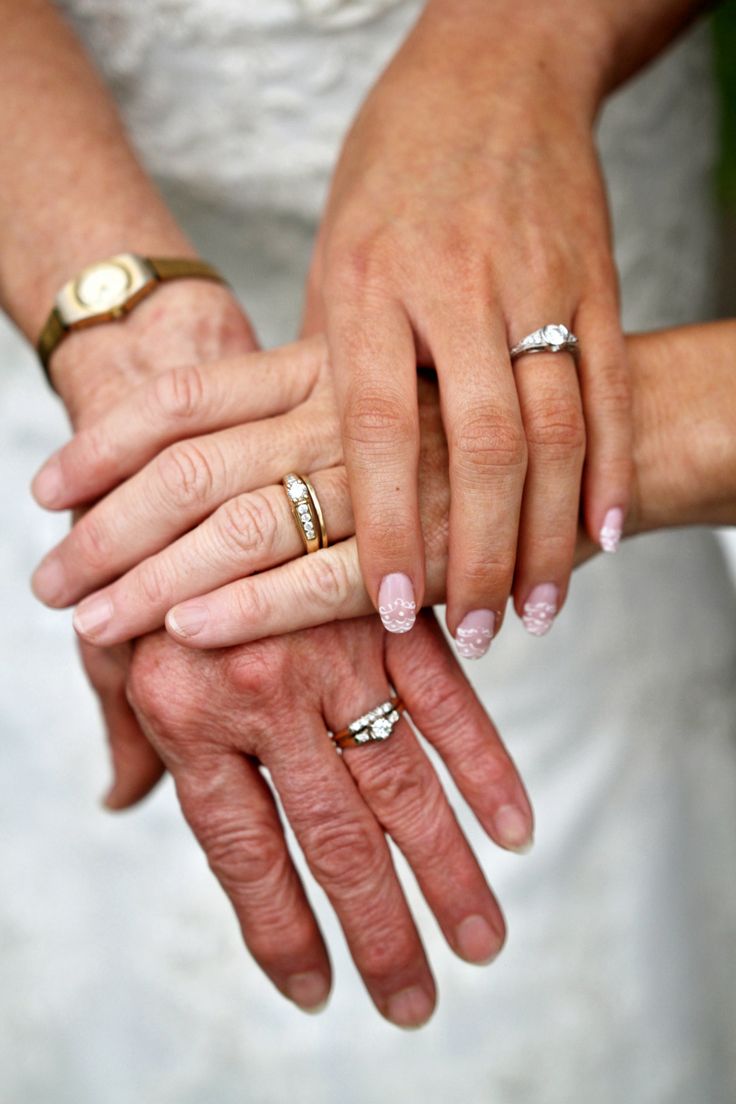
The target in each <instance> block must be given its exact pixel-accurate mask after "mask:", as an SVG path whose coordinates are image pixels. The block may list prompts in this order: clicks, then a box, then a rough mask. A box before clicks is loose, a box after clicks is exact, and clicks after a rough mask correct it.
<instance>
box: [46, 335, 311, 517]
mask: <svg viewBox="0 0 736 1104" xmlns="http://www.w3.org/2000/svg"><path fill="white" fill-rule="evenodd" d="M324 356H325V348H324V342H323V341H319V340H317V341H312V342H299V343H298V344H295V345H287V346H284V347H283V348H280V349H276V350H273V351H271V352H265V353H251V354H248V355H247V356H238V357H230V358H228V359H227V360H222V361H217V362H215V363H213V364H205V365H191V366H187V367H182V368H173V369H169V370H168V371H166V372H162V373H161V374H160V375H158V376H155V377H154V378H153V379H152V380H150V382H147V383H145V384H143V385H142V386H140V387H137V388H136V389H135V390H134V391H132V392H130V394H129V395H127V396H126V398H124V399H123V400H122V401H121V402H120V403H118V404H116V405H115V406H114V407H113V408H112V410H111V411H110V413H109V414H107V415H106V416H105V417H104V418H101V419H100V420H99V421H98V422H95V423H94V424H93V425H91V426H89V427H88V428H85V429H82V430H80V431H79V432H78V433H77V434H76V435H75V436H74V437H73V438H72V440H71V441H70V442H69V443H68V444H67V445H65V446H64V447H63V448H62V449H60V450H59V451H58V452H57V453H55V454H54V455H53V456H51V457H50V458H49V459H48V460H47V461H46V463H45V464H44V466H43V467H42V468H41V470H40V471H39V472H38V474H37V475H36V477H35V479H34V480H33V484H32V488H31V489H32V491H33V494H34V496H35V498H36V501H37V502H38V503H39V504H40V505H41V506H45V507H47V508H48V509H53V510H63V509H68V508H70V507H74V506H78V505H81V504H83V503H89V502H91V501H93V500H94V499H96V498H99V497H100V496H101V495H103V494H105V493H107V492H108V491H109V490H111V488H112V487H114V486H116V485H117V484H118V483H120V482H121V481H122V480H123V479H127V478H128V477H129V476H131V475H133V473H134V472H137V471H139V470H140V469H141V468H142V467H143V466H144V464H147V463H148V461H149V460H151V459H153V457H154V456H156V455H157V453H159V452H160V451H161V449H162V448H164V447H165V446H167V445H170V444H172V443H173V442H174V441H181V440H184V439H185V438H187V437H191V436H193V435H195V434H197V435H200V434H202V433H208V432H211V431H213V430H216V429H225V428H227V427H228V426H236V425H239V424H240V423H242V422H248V421H257V420H259V419H261V418H271V417H274V416H275V415H277V414H281V413H285V412H286V411H288V410H291V409H292V408H293V407H294V406H297V405H299V403H301V402H303V401H304V400H305V399H306V398H307V396H308V395H309V393H310V391H311V388H312V387H313V386H314V382H315V380H316V378H317V374H318V371H319V368H320V365H321V364H322V362H323V360H324Z"/></svg>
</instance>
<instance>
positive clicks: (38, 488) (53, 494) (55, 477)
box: [31, 456, 62, 506]
mask: <svg viewBox="0 0 736 1104" xmlns="http://www.w3.org/2000/svg"><path fill="white" fill-rule="evenodd" d="M31 490H32V492H33V497H34V498H35V499H36V502H38V503H39V504H40V505H41V506H53V505H54V503H55V502H57V501H58V500H59V499H60V498H61V491H62V478H61V464H60V463H59V461H58V459H57V458H56V457H55V456H52V457H51V458H50V459H49V460H47V461H46V463H45V464H44V466H43V467H42V468H41V470H40V472H39V473H38V475H37V476H36V478H35V479H34V480H33V483H32V484H31Z"/></svg>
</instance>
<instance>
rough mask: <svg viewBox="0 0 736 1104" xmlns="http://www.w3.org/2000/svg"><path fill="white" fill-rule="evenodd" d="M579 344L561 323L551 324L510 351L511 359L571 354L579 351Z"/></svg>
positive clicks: (527, 336) (536, 331) (528, 336)
mask: <svg viewBox="0 0 736 1104" xmlns="http://www.w3.org/2000/svg"><path fill="white" fill-rule="evenodd" d="M579 344H580V343H579V342H578V339H577V338H576V336H575V334H574V333H571V332H570V330H568V328H567V326H563V325H562V323H561V322H551V323H549V324H548V325H547V326H542V328H541V329H539V330H535V331H534V333H530V334H527V335H526V337H525V338H522V340H521V341H520V342H519V343H518V345H514V346H513V348H512V349H511V359H512V360H516V359H517V358H518V357H522V356H526V354H527V353H572V354H573V355H574V354H576V353H577V352H578V350H579Z"/></svg>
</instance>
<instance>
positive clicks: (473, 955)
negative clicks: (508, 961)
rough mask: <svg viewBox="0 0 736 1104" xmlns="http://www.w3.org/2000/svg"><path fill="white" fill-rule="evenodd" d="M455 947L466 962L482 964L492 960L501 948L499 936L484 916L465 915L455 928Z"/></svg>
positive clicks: (501, 940) (501, 941)
mask: <svg viewBox="0 0 736 1104" xmlns="http://www.w3.org/2000/svg"><path fill="white" fill-rule="evenodd" d="M455 942H456V943H457V949H458V951H459V952H460V954H461V955H462V956H463V958H465V959H467V960H468V962H475V963H477V964H478V965H484V964H486V963H488V962H492V961H493V959H494V958H495V957H496V956H497V954H498V952H499V951H500V950H501V945H502V943H503V939H502V938H500V937H499V935H498V932H495V931H494V930H493V928H492V927H491V925H490V924H489V923H488V921H487V920H486V918H485V916H466V917H465V919H464V920H462V921H461V922H460V923H459V924H458V926H457V928H456V929H455Z"/></svg>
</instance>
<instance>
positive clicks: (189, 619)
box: [166, 602, 207, 636]
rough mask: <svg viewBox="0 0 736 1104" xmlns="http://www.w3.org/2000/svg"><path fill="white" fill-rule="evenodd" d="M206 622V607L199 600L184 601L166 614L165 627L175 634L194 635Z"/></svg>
mask: <svg viewBox="0 0 736 1104" xmlns="http://www.w3.org/2000/svg"><path fill="white" fill-rule="evenodd" d="M206 623H207V607H206V606H203V605H202V604H201V602H184V603H183V604H182V605H181V606H175V607H174V609H172V610H169V612H168V613H167V615H166V628H167V629H170V631H171V632H173V633H174V634H175V635H176V636H196V635H197V633H198V632H199V631H200V630H201V629H203V628H204V626H205V625H206Z"/></svg>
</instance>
